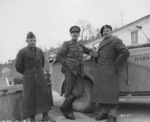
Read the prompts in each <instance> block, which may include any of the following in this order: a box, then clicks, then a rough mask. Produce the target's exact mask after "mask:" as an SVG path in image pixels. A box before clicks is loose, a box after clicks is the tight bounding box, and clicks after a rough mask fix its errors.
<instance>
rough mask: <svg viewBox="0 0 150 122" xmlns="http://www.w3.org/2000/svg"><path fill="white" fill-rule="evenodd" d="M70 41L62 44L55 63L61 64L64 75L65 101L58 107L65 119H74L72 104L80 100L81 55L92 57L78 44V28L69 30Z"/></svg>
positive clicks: (87, 50) (82, 73)
mask: <svg viewBox="0 0 150 122" xmlns="http://www.w3.org/2000/svg"><path fill="white" fill-rule="evenodd" d="M70 35H71V40H69V41H66V42H64V43H63V44H62V47H61V49H60V50H59V52H58V53H57V55H56V61H57V62H59V63H61V64H62V72H63V73H64V75H65V101H64V102H63V104H62V105H61V107H60V110H61V111H62V113H63V115H64V116H65V117H66V118H67V119H72V120H74V119H75V116H74V114H73V108H72V103H73V102H74V101H75V100H76V99H77V98H80V97H81V95H82V94H83V92H84V80H83V76H84V72H83V67H82V58H83V53H86V54H89V55H91V56H92V54H93V51H92V50H91V49H88V48H87V47H85V46H84V45H83V44H81V43H79V42H78V38H79V35H80V28H79V27H78V26H72V27H71V28H70Z"/></svg>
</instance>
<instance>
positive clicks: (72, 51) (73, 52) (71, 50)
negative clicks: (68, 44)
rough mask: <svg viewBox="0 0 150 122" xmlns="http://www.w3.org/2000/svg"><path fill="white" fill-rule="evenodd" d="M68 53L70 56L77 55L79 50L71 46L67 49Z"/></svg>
mask: <svg viewBox="0 0 150 122" xmlns="http://www.w3.org/2000/svg"><path fill="white" fill-rule="evenodd" d="M69 54H70V55H71V56H72V57H78V56H79V51H78V49H77V48H75V47H72V48H70V50H69Z"/></svg>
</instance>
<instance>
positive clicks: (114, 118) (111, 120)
mask: <svg viewBox="0 0 150 122" xmlns="http://www.w3.org/2000/svg"><path fill="white" fill-rule="evenodd" d="M107 122H117V118H116V117H115V116H112V115H110V117H109V119H108V121H107Z"/></svg>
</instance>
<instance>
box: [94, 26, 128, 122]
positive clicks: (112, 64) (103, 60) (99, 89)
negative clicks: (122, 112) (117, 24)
mask: <svg viewBox="0 0 150 122" xmlns="http://www.w3.org/2000/svg"><path fill="white" fill-rule="evenodd" d="M111 32H112V27H111V26H110V25H105V26H103V27H102V28H101V30H100V33H101V35H102V36H103V37H104V39H103V41H102V42H101V43H100V44H99V47H98V51H97V53H98V57H97V64H96V69H95V82H94V86H93V101H94V102H96V103H100V105H101V106H102V114H100V115H98V116H97V117H96V118H95V119H96V120H103V119H108V122H117V118H116V113H117V108H118V101H119V81H118V76H119V71H120V69H121V66H122V65H123V64H124V63H125V62H126V60H127V58H128V57H129V51H128V49H127V47H126V46H125V45H124V44H123V42H122V40H121V39H119V38H117V37H115V36H112V35H111Z"/></svg>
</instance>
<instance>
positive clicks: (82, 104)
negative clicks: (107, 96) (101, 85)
mask: <svg viewBox="0 0 150 122" xmlns="http://www.w3.org/2000/svg"><path fill="white" fill-rule="evenodd" d="M84 83H85V92H84V93H83V96H82V97H81V98H80V99H77V100H75V101H74V103H73V109H74V110H76V111H80V112H89V111H91V110H92V108H93V102H92V84H91V83H90V82H89V81H86V80H85V82H84Z"/></svg>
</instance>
